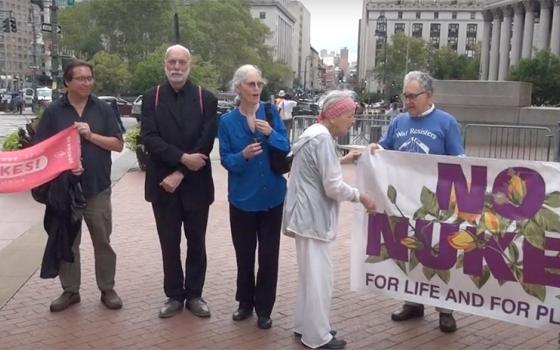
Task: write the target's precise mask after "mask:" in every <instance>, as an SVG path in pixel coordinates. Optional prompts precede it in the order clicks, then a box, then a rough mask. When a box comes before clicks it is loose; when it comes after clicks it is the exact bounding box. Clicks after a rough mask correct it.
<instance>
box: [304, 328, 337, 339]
mask: <svg viewBox="0 0 560 350" xmlns="http://www.w3.org/2000/svg"><path fill="white" fill-rule="evenodd" d="M329 333H330V334H331V335H332V336H333V337H334V336H335V335H336V331H335V330H334V329H333V330H332V331H330V332H329ZM294 337H296V338H301V333H298V332H294Z"/></svg>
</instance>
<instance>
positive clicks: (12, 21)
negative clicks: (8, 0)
mask: <svg viewBox="0 0 560 350" xmlns="http://www.w3.org/2000/svg"><path fill="white" fill-rule="evenodd" d="M10 30H11V32H12V33H15V32H17V23H16V18H15V17H10Z"/></svg>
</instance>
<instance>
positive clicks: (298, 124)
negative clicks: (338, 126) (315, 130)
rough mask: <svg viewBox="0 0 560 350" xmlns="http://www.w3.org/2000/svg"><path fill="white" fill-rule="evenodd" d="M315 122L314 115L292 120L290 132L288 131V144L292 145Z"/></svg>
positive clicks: (315, 117) (299, 116)
mask: <svg viewBox="0 0 560 350" xmlns="http://www.w3.org/2000/svg"><path fill="white" fill-rule="evenodd" d="M316 122H317V116H316V115H298V116H294V117H293V119H292V127H291V130H288V138H289V139H290V143H292V144H293V143H294V142H295V141H297V139H298V138H299V137H300V136H301V134H303V131H304V130H305V129H307V128H308V127H310V126H311V125H313V124H315V123H316Z"/></svg>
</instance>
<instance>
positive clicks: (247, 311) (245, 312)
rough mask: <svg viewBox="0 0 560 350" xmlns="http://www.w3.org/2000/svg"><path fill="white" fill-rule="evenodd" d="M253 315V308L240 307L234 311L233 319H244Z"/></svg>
mask: <svg viewBox="0 0 560 350" xmlns="http://www.w3.org/2000/svg"><path fill="white" fill-rule="evenodd" d="M252 315H253V308H245V307H241V306H240V307H239V309H237V310H235V312H234V313H233V316H232V318H233V320H234V321H243V320H245V319H247V318H249V317H251V316H252Z"/></svg>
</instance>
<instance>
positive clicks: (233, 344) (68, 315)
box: [0, 162, 558, 350]
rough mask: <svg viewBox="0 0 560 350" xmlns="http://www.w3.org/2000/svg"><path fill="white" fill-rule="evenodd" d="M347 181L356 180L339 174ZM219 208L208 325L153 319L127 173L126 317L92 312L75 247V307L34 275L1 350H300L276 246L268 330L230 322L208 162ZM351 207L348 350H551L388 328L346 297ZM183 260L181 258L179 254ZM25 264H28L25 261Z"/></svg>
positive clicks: (356, 296) (120, 270) (158, 279)
mask: <svg viewBox="0 0 560 350" xmlns="http://www.w3.org/2000/svg"><path fill="white" fill-rule="evenodd" d="M345 173H346V175H347V176H348V178H350V179H352V177H353V170H352V168H351V167H345ZM214 174H215V184H216V193H217V195H216V202H215V204H214V205H213V206H212V207H211V212H210V222H209V227H208V236H207V247H208V248H207V249H208V259H209V260H208V272H207V279H206V285H205V290H204V297H205V298H206V299H207V301H208V302H209V305H210V307H211V310H212V317H211V318H209V319H199V318H197V317H195V316H193V315H191V314H190V313H189V312H188V311H185V312H183V313H182V314H180V315H178V316H176V317H174V318H171V319H166V320H161V319H159V318H158V317H157V311H158V309H159V307H160V306H161V305H162V303H163V301H164V300H165V296H164V294H163V291H162V268H161V256H160V251H159V244H158V240H157V236H156V233H155V224H154V221H153V217H152V213H151V209H150V206H149V205H148V204H147V203H146V202H145V201H144V200H143V193H144V190H143V183H144V174H143V173H141V172H137V171H133V172H130V173H128V174H127V175H125V176H124V177H123V178H122V179H121V180H120V181H119V182H118V183H117V184H116V186H115V187H114V188H113V213H114V234H113V244H114V247H115V249H116V251H117V255H118V262H117V286H116V288H117V291H118V292H119V293H120V295H121V296H122V298H123V301H124V308H123V309H122V310H119V311H111V310H107V309H106V308H104V307H103V306H102V304H101V303H100V302H99V292H98V291H97V287H96V284H95V279H94V271H93V258H92V247H91V241H90V240H89V238H88V235H87V233H86V232H84V238H83V240H82V252H83V253H82V259H83V261H82V270H83V271H82V272H83V273H82V280H83V281H82V289H81V296H82V302H81V303H80V304H77V305H75V306H73V307H71V308H70V309H68V310H66V311H64V312H62V313H56V314H54V313H50V312H49V310H48V305H49V303H50V302H51V300H52V299H53V298H55V297H56V296H58V294H59V293H60V287H59V282H58V279H57V280H42V279H40V278H39V277H38V273H35V274H34V275H33V276H31V277H30V279H29V280H28V281H27V282H26V283H25V284H24V285H23V286H22V287H21V289H20V290H19V291H18V293H17V294H16V295H15V296H14V297H13V298H12V299H11V300H10V301H9V302H8V303H7V304H6V305H4V307H2V308H1V309H0V349H18V350H19V349H33V350H36V349H57V350H58V349H93V348H103V349H304V347H303V346H302V345H300V344H299V342H298V341H297V340H296V339H294V337H293V336H292V329H291V327H292V322H293V314H294V309H293V308H294V302H295V290H296V264H295V260H296V259H295V251H294V243H293V241H292V240H291V239H289V238H286V237H283V238H282V245H281V257H280V259H281V261H280V275H279V283H278V297H277V302H276V306H275V309H274V311H273V314H272V319H273V327H272V328H271V329H270V330H260V329H258V328H257V327H256V317H253V318H252V319H249V320H246V321H242V322H234V321H232V320H231V314H232V312H233V311H234V309H235V308H236V303H235V301H234V295H235V273H236V267H235V257H234V251H233V247H232V245H231V239H230V235H229V221H228V207H227V200H226V193H227V192H226V188H227V179H226V173H225V171H224V169H223V168H222V167H221V166H220V165H219V163H217V162H214ZM351 220H352V205H351V204H344V205H343V206H342V215H341V220H340V235H339V239H338V240H337V241H336V242H335V243H333V244H332V246H331V252H332V260H333V265H334V269H335V285H334V294H333V296H334V298H333V306H332V317H331V320H332V323H333V327H334V328H335V329H337V330H338V331H339V333H340V335H341V336H343V337H344V338H346V339H347V340H348V341H349V344H348V346H347V349H417V350H420V349H440V348H441V349H473V350H474V349H558V343H557V333H556V332H553V331H544V330H535V329H530V328H526V327H522V326H516V325H512V324H508V323H505V322H500V321H495V320H491V319H485V318H482V317H477V316H473V315H467V314H462V313H457V315H456V317H457V320H458V324H459V329H458V331H457V332H456V333H454V334H450V335H449V334H443V333H441V332H440V331H439V329H438V322H437V320H438V317H437V313H436V312H435V310H434V309H433V308H431V307H429V308H427V310H426V311H427V314H426V317H425V318H424V319H423V320H415V321H411V322H404V323H394V322H391V321H390V318H389V314H390V313H391V311H393V310H394V309H395V308H397V307H398V306H399V304H400V302H399V301H397V300H392V299H388V298H385V297H383V296H377V295H371V294H366V293H361V292H360V293H357V292H350V291H349V284H350V281H349V268H350V262H349V251H350V227H351ZM183 250H184V249H183ZM22 259H25V257H22Z"/></svg>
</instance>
